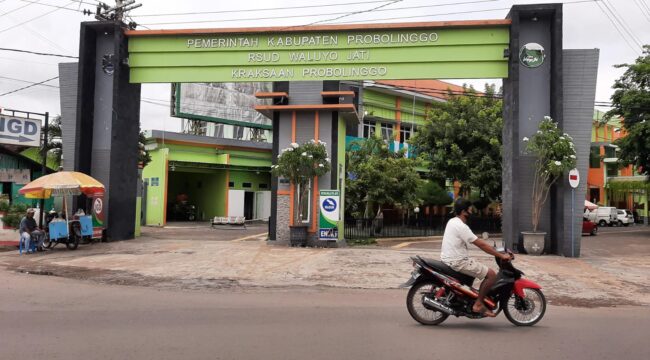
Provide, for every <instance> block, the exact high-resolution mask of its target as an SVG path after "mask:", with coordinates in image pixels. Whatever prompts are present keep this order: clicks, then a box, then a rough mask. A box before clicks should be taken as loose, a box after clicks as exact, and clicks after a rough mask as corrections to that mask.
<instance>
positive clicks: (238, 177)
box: [229, 170, 271, 191]
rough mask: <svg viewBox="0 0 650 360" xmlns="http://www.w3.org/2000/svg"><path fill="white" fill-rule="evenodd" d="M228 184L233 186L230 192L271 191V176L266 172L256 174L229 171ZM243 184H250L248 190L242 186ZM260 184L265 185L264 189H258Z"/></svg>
mask: <svg viewBox="0 0 650 360" xmlns="http://www.w3.org/2000/svg"><path fill="white" fill-rule="evenodd" d="M229 182H233V183H234V186H233V187H231V188H230V189H231V190H246V191H271V174H270V173H268V172H260V173H259V174H257V173H256V172H255V171H235V170H231V171H230V179H229ZM243 183H251V187H250V188H245V187H243V186H242V184H243ZM260 184H266V186H267V187H266V188H265V189H263V188H260Z"/></svg>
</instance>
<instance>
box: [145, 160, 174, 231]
mask: <svg viewBox="0 0 650 360" xmlns="http://www.w3.org/2000/svg"><path fill="white" fill-rule="evenodd" d="M149 154H150V155H151V162H150V163H149V164H147V166H146V167H145V168H144V169H143V170H142V179H143V180H145V181H148V182H149V186H148V187H147V199H146V201H147V214H146V224H147V225H155V226H163V225H164V215H165V206H166V204H165V189H166V186H167V177H166V170H167V167H166V165H167V163H166V161H167V158H168V154H169V149H156V150H153V151H150V152H149ZM154 179H157V181H155V180H154Z"/></svg>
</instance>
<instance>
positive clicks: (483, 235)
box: [481, 231, 490, 240]
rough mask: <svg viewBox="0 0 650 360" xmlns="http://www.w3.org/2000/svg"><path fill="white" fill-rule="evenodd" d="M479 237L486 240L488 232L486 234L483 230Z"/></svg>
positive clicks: (488, 235)
mask: <svg viewBox="0 0 650 360" xmlns="http://www.w3.org/2000/svg"><path fill="white" fill-rule="evenodd" d="M481 238H482V239H483V240H487V239H489V238H490V234H488V233H487V231H484V232H483V234H481Z"/></svg>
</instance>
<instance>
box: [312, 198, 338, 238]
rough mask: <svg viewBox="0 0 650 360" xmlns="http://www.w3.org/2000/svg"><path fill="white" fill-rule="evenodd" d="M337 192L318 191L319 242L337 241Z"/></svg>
mask: <svg viewBox="0 0 650 360" xmlns="http://www.w3.org/2000/svg"><path fill="white" fill-rule="evenodd" d="M340 195H341V194H340V192H339V190H321V191H320V199H319V204H320V217H319V222H318V223H319V226H318V238H319V239H320V240H334V241H336V240H338V238H339V214H340V211H339V207H340Z"/></svg>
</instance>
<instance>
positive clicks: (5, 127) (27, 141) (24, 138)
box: [0, 109, 50, 227]
mask: <svg viewBox="0 0 650 360" xmlns="http://www.w3.org/2000/svg"><path fill="white" fill-rule="evenodd" d="M2 110H3V109H0V144H7V145H20V146H32V147H39V146H42V148H41V156H42V172H43V174H42V175H41V176H45V175H46V174H47V150H48V148H47V128H48V126H49V124H48V120H49V117H50V114H49V113H48V112H46V113H44V114H40V113H33V112H29V111H21V110H13V109H4V111H6V112H10V113H11V116H9V115H5V114H2ZM16 113H20V114H25V115H26V116H27V117H19V116H16ZM31 115H37V116H42V117H44V119H45V126H44V127H43V137H42V138H41V121H40V120H37V119H32V118H30V116H31ZM29 180H31V179H29ZM39 206H40V211H39V215H38V226H39V227H43V214H44V213H45V209H44V207H45V199H41V200H40V203H39Z"/></svg>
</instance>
